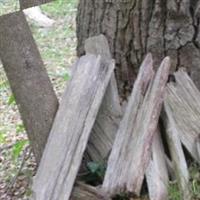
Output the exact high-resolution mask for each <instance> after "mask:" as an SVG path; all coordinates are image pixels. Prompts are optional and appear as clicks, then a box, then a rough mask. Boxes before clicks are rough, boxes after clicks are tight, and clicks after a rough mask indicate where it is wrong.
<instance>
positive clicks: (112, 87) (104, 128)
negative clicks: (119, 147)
mask: <svg viewBox="0 0 200 200" xmlns="http://www.w3.org/2000/svg"><path fill="white" fill-rule="evenodd" d="M85 51H86V53H87V54H95V55H101V57H102V60H104V62H105V61H106V62H108V61H110V60H111V54H110V50H109V45H108V41H107V39H106V37H105V36H104V35H99V36H94V37H91V38H88V39H87V40H86V41H85ZM121 116H122V111H121V106H120V101H119V94H118V89H117V83H116V79H115V74H114V73H113V74H112V76H111V80H110V82H109V84H108V87H107V89H106V93H105V95H104V98H103V101H102V104H101V107H100V109H99V112H98V115H97V118H96V121H95V124H94V127H93V130H92V133H91V135H90V139H89V142H88V146H87V153H88V154H89V156H90V157H91V158H92V160H93V161H96V162H101V163H103V162H105V161H106V159H107V158H108V155H109V153H110V151H111V148H112V145H113V142H114V139H115V135H116V132H117V130H118V126H119V123H120V120H121Z"/></svg>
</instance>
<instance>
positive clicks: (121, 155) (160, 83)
mask: <svg viewBox="0 0 200 200" xmlns="http://www.w3.org/2000/svg"><path fill="white" fill-rule="evenodd" d="M169 67H170V61H169V58H165V59H164V61H163V62H162V64H161V66H160V68H159V69H158V72H157V73H156V76H155V79H154V80H153V81H151V84H150V86H149V87H148V90H147V91H146V95H145V97H144V98H143V95H144V94H145V90H146V86H147V83H148V80H150V79H151V78H152V60H151V58H150V57H149V56H148V57H147V59H145V61H144V63H143V65H142V67H141V69H140V72H139V75H138V78H137V80H136V83H135V85H134V88H133V92H132V95H131V98H130V100H129V103H128V106H127V109H126V113H125V115H124V118H123V120H122V122H121V124H120V127H119V130H118V133H117V136H116V140H115V142H114V145H113V149H112V152H111V155H110V157H109V161H108V168H107V171H106V175H105V179H104V182H103V189H104V190H105V191H106V192H108V193H109V194H110V195H114V194H116V193H120V192H129V193H134V194H136V195H139V194H140V190H141V186H142V183H143V179H144V173H145V171H146V168H147V166H148V163H149V162H148V161H149V159H150V153H151V152H150V151H149V149H150V148H151V143H152V139H153V136H154V133H155V130H156V128H157V122H158V118H159V115H160V110H161V105H162V101H163V94H164V91H165V84H166V81H167V78H168V72H169ZM144 86H145V87H144Z"/></svg>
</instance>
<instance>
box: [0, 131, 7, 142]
mask: <svg viewBox="0 0 200 200" xmlns="http://www.w3.org/2000/svg"><path fill="white" fill-rule="evenodd" d="M5 142H6V134H5V132H3V131H0V144H5Z"/></svg>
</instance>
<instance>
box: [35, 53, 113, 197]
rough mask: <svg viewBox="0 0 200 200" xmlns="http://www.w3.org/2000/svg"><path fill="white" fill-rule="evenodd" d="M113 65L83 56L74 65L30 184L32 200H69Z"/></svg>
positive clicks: (92, 57) (91, 56) (94, 57)
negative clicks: (37, 167)
mask: <svg viewBox="0 0 200 200" xmlns="http://www.w3.org/2000/svg"><path fill="white" fill-rule="evenodd" d="M113 69H114V63H113V61H112V62H109V63H106V64H105V63H103V62H101V58H100V56H98V57H96V56H94V55H86V56H84V57H82V58H80V59H79V60H78V62H77V63H76V66H75V69H74V73H73V76H72V79H71V80H70V82H69V83H68V85H67V88H66V90H65V92H64V95H63V98H62V101H61V103H60V106H59V109H58V112H57V115H56V118H55V120H54V124H53V127H52V130H51V132H50V136H49V139H48V143H47V145H46V148H45V151H44V154H43V157H42V160H41V163H40V166H39V169H38V171H37V174H36V178H35V181H34V184H33V194H34V199H37V200H38V199H39V200H50V199H51V200H57V199H59V200H68V199H69V198H70V194H71V192H72V188H73V185H74V182H75V179H76V176H77V173H78V170H79V167H80V164H81V161H82V157H83V154H84V151H85V149H86V145H87V143H88V139H89V136H90V133H91V130H92V127H93V125H94V122H95V119H96V116H97V113H98V110H99V107H100V105H101V102H102V99H103V96H104V94H105V91H106V88H107V86H108V83H109V81H110V77H111V75H112V73H113Z"/></svg>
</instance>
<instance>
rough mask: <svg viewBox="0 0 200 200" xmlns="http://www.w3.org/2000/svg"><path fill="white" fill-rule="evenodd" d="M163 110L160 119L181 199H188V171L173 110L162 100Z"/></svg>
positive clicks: (189, 195)
mask: <svg viewBox="0 0 200 200" xmlns="http://www.w3.org/2000/svg"><path fill="white" fill-rule="evenodd" d="M164 111H165V113H163V115H162V119H163V121H164V125H165V129H166V136H167V142H168V146H169V150H170V154H171V158H172V162H173V164H174V169H175V174H176V177H177V180H178V184H179V188H180V191H181V194H182V199H183V200H190V199H191V194H190V190H189V171H188V167H187V163H186V159H185V155H184V152H183V149H182V145H181V141H180V133H179V129H177V124H176V122H175V120H174V117H173V112H174V111H172V110H171V109H170V107H169V105H168V104H167V103H166V102H164Z"/></svg>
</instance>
